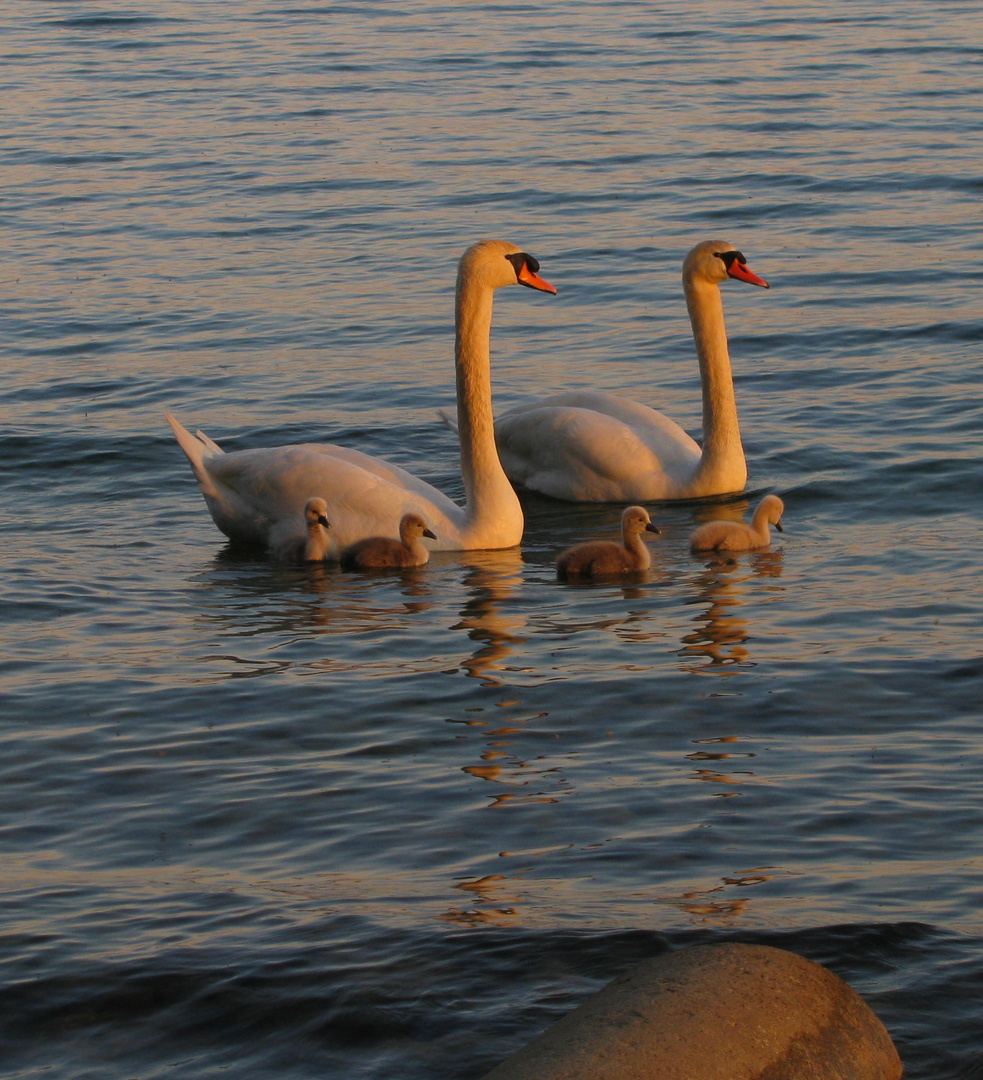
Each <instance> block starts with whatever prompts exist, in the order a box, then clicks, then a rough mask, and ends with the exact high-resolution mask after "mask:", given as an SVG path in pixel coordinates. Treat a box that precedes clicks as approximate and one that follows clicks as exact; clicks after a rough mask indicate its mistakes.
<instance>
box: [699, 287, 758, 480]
mask: <svg viewBox="0 0 983 1080" xmlns="http://www.w3.org/2000/svg"><path fill="white" fill-rule="evenodd" d="M684 289H685V293H686V307H687V309H688V310H689V317H690V322H691V323H692V324H693V338H694V340H695V342H696V355H697V357H698V358H699V361H700V379H701V382H702V383H703V453H702V455H701V457H700V467H699V470H698V472H697V476H698V477H699V478H701V479H705V480H710V479H711V478H713V480H714V482H715V484H716V485H722V486H716V487H715V488H714V490H716V491H738V490H740V489H741V488H743V487H744V483H745V481H746V480H747V465H746V464H745V459H744V447H743V446H742V445H741V432H740V428H739V426H738V422H737V399H736V397H735V396H734V376H733V373H732V372H731V367H730V351H729V350H728V348H727V328H726V326H725V325H724V305H723V301H722V300H721V297H720V289H719V287H718V286H717V285H715V284H713V283H712V282H709V281H700V280H688V281H686V282H684Z"/></svg>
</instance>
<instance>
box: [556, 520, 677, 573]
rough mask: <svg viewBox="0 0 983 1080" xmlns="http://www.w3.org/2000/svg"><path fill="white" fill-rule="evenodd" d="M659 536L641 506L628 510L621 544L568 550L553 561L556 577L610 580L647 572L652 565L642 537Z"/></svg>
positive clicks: (590, 543)
mask: <svg viewBox="0 0 983 1080" xmlns="http://www.w3.org/2000/svg"><path fill="white" fill-rule="evenodd" d="M643 532H650V533H655V534H656V535H658V534H659V530H658V529H657V528H656V527H655V526H654V525H653V524H652V519H651V518H650V517H649V512H648V511H647V510H646V509H645V507H644V506H629V507H627V508H626V509H625V511H624V513H623V514H622V515H621V541H622V542H621V543H620V544H619V543H617V542H616V541H614V540H589V541H587V543H584V544H575V545H574V546H573V547H572V548H567V550H566V551H564V552H562V553H561V554H560V556H559V557H558V558H557V560H556V572H557V575H558V576H559V577H560V578H561V579H563V578H595V577H609V576H612V575H615V574H630V573H634V572H636V571H639V570H647V569H648V567H649V564H650V563H651V561H652V560H651V557H650V555H649V550H648V548H647V547H646V546H645V544H644V543H643V542H642V533H643Z"/></svg>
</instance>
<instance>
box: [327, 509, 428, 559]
mask: <svg viewBox="0 0 983 1080" xmlns="http://www.w3.org/2000/svg"><path fill="white" fill-rule="evenodd" d="M421 536H429V537H430V539H431V540H436V539H437V537H436V536H434V534H433V533H432V532H431V531H430V530H429V529H428V528H427V523H426V521H424V519H423V518H422V517H421V516H420V515H419V514H404V515H403V517H402V519H401V520H400V523H399V539H398V540H393V539H392V537H390V536H368V537H366V538H365V539H364V540H356V541H355V543H354V544H350V545H349V546H348V547H347V548H345V550H344V551H343V552H342V553H341V568H342V570H381V569H385V568H386V567H392V566H422V565H423V564H424V563H425V562H426V561H427V560H428V559H429V558H430V552H429V551H428V550H427V549H426V548H425V547H424V546H423V541H422V540H421V539H420V537H421Z"/></svg>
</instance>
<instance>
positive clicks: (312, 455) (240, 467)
mask: <svg viewBox="0 0 983 1080" xmlns="http://www.w3.org/2000/svg"><path fill="white" fill-rule="evenodd" d="M538 271H539V263H538V262H537V261H536V260H535V259H534V258H533V257H532V256H531V255H528V254H526V253H525V252H524V251H521V250H520V249H519V248H517V247H516V246H515V244H510V243H508V242H506V241H504V240H482V241H480V242H479V243H477V244H475V245H474V246H472V247H470V248H468V250H467V251H466V252H465V253H464V255H463V256H462V257H461V261H460V264H459V266H458V274H457V294H456V303H455V330H456V340H455V348H454V355H455V366H456V369H457V415H458V425H459V429H460V443H461V473H462V476H463V479H464V493H465V500H466V501H465V506H464V507H463V508H462V507H460V506H458V505H457V503H455V502H453V501H452V500H451V499H449V498H448V497H447V496H446V495H444V494H443V493H442V492H440V491H438V490H437V489H436V488H434V487H432V486H431V485H430V484H428V483H425V482H424V481H423V480H420V479H418V478H417V477H415V476H414V475H413V474H412V473H409V472H407V471H406V470H405V469H401V468H399V467H398V466H396V465H390V464H389V463H388V462H387V461H384V460H382V459H381V458H373V457H369V456H368V455H367V454H363V453H360V452H359V451H357V450H349V449H346V448H343V447H340V446H334V445H331V444H324V443H305V444H299V445H295V446H278V447H275V448H272V449H263V450H238V451H235V452H233V453H230V454H225V453H223V452H222V450H221V448H220V447H219V446H217V445H216V444H215V443H214V442H213V441H212V440H211V439H209V438H208V436H207V435H203V434H202V433H201V432H198V434H197V436H193V435H192V434H191V433H190V432H188V431H186V430H185V429H184V428H183V427H182V426H181V425H180V424H179V423H178V421H177V420H176V419H175V418H174V417H173V416H171V415H170V414H169V413H167V414H165V415H166V416H167V420H168V423H169V424H170V425H171V429H172V430H173V432H174V434H175V436H176V438H177V441H178V443H179V444H180V446H181V449H182V450H183V451H184V452H185V454H186V455H187V457H188V460H189V461H190V462H191V468H192V469H193V470H194V474H195V477H196V478H197V480H198V486H199V487H200V488H201V491H202V494H203V495H204V497H205V502H206V503H207V505H208V509H209V510H210V511H211V515H212V517H213V518H214V520H215V524H216V525H217V526H218V527H219V528H220V529H221V530H222V532H224V533H225V535H226V536H228V537H230V538H232V539H234V540H242V541H246V542H248V543H259V544H266V545H269V544H270V542H271V537H273V536H275V535H276V528H277V525H278V523H279V522H282V521H284V520H285V519H290V520H296V518H297V515H298V514H301V513H302V512H303V510H302V508H303V506H304V504H305V502H306V500H307V498H308V496H309V495H310V493H311V492H312V491H316V492H318V493H319V494H320V496H321V497H322V498H323V499H324V500H325V503H326V507H327V511H326V513H327V517H328V519H329V520H330V522H331V536H332V538H333V541H334V544H335V553H337V552H338V551H341V550H342V549H344V548H345V547H347V546H348V545H349V544H353V543H354V542H355V541H356V540H361V539H363V538H364V537H368V536H379V535H383V536H384V535H390V536H393V535H395V534H396V533H397V532H398V530H399V522H400V519H401V518H402V517H403V515H404V514H407V513H410V512H413V513H417V514H421V515H422V516H423V517H424V518H425V519H426V520H427V522H429V524H430V526H431V527H432V528H433V530H434V532H435V533H436V534H437V537H438V539H437V541H436V543H435V548H436V549H438V550H441V551H460V550H465V549H473V548H508V547H513V546H515V545H516V544H518V543H519V540H520V539H521V538H522V524H523V521H522V508H521V506H520V505H519V500H518V498H517V497H516V494H515V492H514V491H513V490H512V485H511V484H510V483H509V481H508V478H507V477H506V475H505V472H504V470H503V469H502V465H501V462H500V461H499V459H498V453H497V451H496V449H495V432H494V421H493V418H492V402H491V364H490V359H489V335H490V331H491V315H492V297H493V295H494V292H495V290H496V289H498V288H501V287H502V286H504V285H515V284H522V285H528V286H529V287H530V288H533V289H538V290H540V291H541V292H548V293H555V292H556V289H554V288H553V286H552V285H550V284H549V283H548V282H546V281H544V280H543V279H542V278H541V277H540V276H539V273H538Z"/></svg>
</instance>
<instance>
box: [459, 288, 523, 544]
mask: <svg viewBox="0 0 983 1080" xmlns="http://www.w3.org/2000/svg"><path fill="white" fill-rule="evenodd" d="M493 297H494V289H493V288H492V287H491V286H489V285H487V284H485V283H484V282H481V281H475V280H474V279H473V277H472V276H471V275H469V274H467V272H466V269H465V268H464V267H462V268H461V272H460V273H459V275H458V283H457V300H456V311H455V326H456V340H455V346H454V359H455V364H456V369H457V424H458V434H459V437H460V441H461V475H462V477H463V479H464V494H465V500H466V505H465V518H464V530H463V531H465V532H467V533H469V534H480V537H481V541H480V543H477V544H474V546H488V547H501V546H505V547H511V546H512V545H513V544H517V543H518V542H519V539H520V538H521V534H522V509H521V506H520V504H519V498H518V496H517V495H516V493H515V491H513V489H512V485H511V484H510V483H509V480H508V477H506V475H505V470H504V469H503V468H502V464H501V462H500V461H499V458H498V449H497V448H496V446H495V422H494V417H493V414H492V394H491V357H490V347H489V340H490V335H491V317H492V299H493ZM516 517H518V521H519V525H518V535H515V536H513V535H512V533H513V532H514V531H515V526H514V522H515V520H516ZM503 530H504V531H505V533H506V538H505V540H504V542H503V540H502V538H501V536H500V534H501V533H502V532H503ZM486 534H487V535H486Z"/></svg>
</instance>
